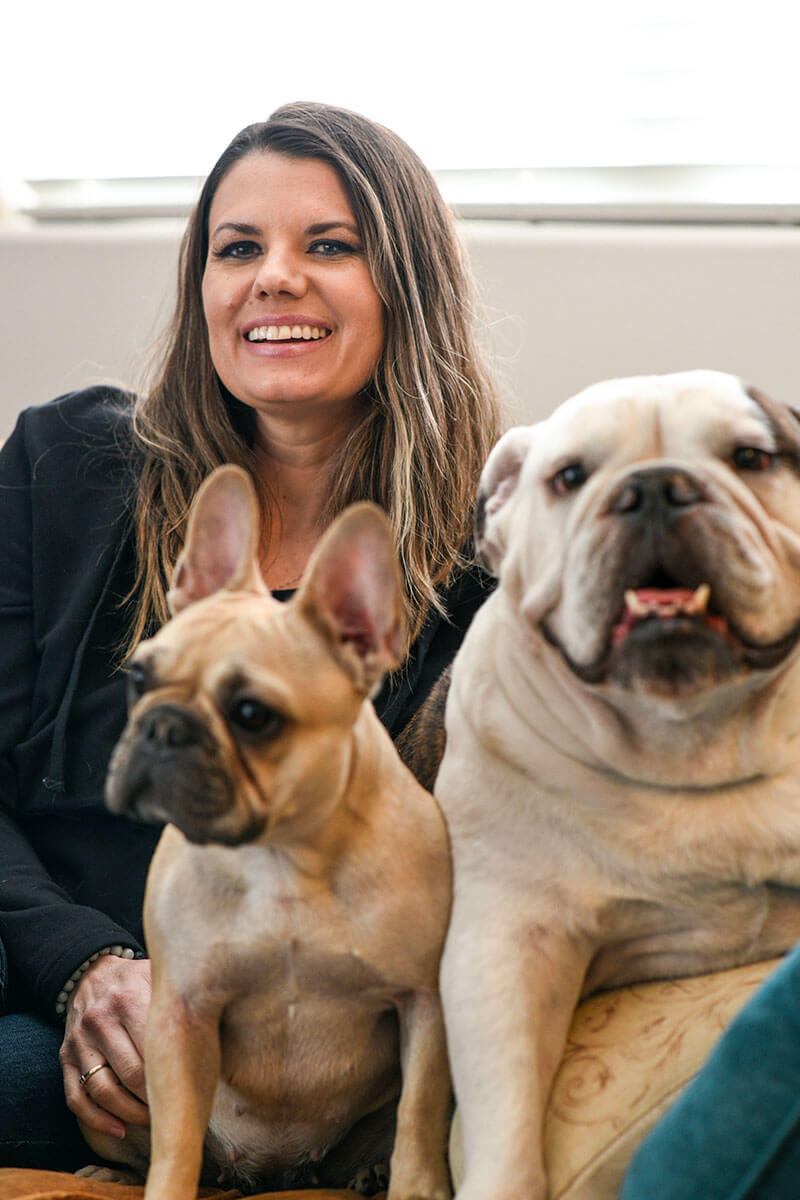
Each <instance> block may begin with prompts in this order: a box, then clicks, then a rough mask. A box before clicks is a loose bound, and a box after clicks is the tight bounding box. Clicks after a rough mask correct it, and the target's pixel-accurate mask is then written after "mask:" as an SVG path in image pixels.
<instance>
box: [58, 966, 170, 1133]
mask: <svg viewBox="0 0 800 1200" xmlns="http://www.w3.org/2000/svg"><path fill="white" fill-rule="evenodd" d="M149 1003H150V964H149V962H147V961H139V962H137V961H134V960H131V959H120V958H113V957H111V956H103V957H102V958H99V959H97V961H96V962H95V963H94V964H93V966H92V967H91V968H90V969H89V971H87V973H86V975H84V977H83V978H82V979H81V981H80V983H79V985H78V987H77V988H75V990H74V992H73V993H72V996H71V998H70V1002H69V1005H68V1011H67V1024H66V1032H65V1037H64V1042H63V1045H62V1047H61V1052H60V1061H61V1067H62V1071H63V1074H64V1090H65V1093H66V1097H67V1104H68V1105H69V1107H70V1109H71V1110H72V1111H73V1112H74V1113H75V1115H76V1116H77V1117H78V1118H79V1119H80V1120H81V1121H84V1122H85V1123H86V1124H87V1125H88V1126H89V1127H90V1128H92V1129H96V1130H97V1132H98V1133H110V1134H111V1135H112V1136H115V1137H121V1136H124V1131H125V1130H124V1124H123V1122H124V1123H127V1124H132V1125H147V1124H149V1114H148V1110H147V1105H146V1089H145V1075H144V1061H143V1058H142V1050H141V1047H142V1045H143V1039H144V1026H145V1022H146V1018H147V1009H148V1007H149ZM96 1068H99V1069H96ZM81 1077H82V1078H83V1083H81V1082H80V1081H81Z"/></svg>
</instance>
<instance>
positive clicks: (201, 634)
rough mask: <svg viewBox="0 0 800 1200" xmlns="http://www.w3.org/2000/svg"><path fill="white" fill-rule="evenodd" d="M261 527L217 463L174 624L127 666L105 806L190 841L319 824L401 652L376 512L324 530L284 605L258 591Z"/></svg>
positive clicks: (177, 592) (382, 528) (383, 532)
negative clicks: (357, 730)
mask: <svg viewBox="0 0 800 1200" xmlns="http://www.w3.org/2000/svg"><path fill="white" fill-rule="evenodd" d="M257 527H258V514H257V509H256V505H255V497H254V495H253V493H252V488H251V485H249V482H248V481H247V477H246V476H245V475H244V472H240V471H238V470H237V469H236V468H220V470H219V471H218V472H217V473H215V475H212V476H211V477H210V478H209V480H208V481H207V483H206V484H205V485H204V487H203V489H201V491H200V493H199V494H198V498H197V501H196V502H195V506H194V507H193V510H192V518H191V521H190V525H189V532H188V534H187V545H186V550H185V551H184V554H183V556H182V558H181V561H180V562H179V564H178V566H177V568H176V572H175V579H174V581H173V588H172V591H171V593H170V603H171V607H172V610H173V613H174V614H175V615H174V616H173V619H172V620H171V621H169V622H168V623H167V624H166V625H165V626H164V627H163V629H161V630H160V631H159V632H158V633H157V634H156V636H155V637H154V638H151V639H150V640H149V641H147V642H143V643H142V645H141V646H139V647H138V649H137V650H136V652H135V654H134V655H133V656H132V659H131V662H130V664H129V668H128V679H129V684H128V686H129V700H130V705H129V718H128V723H127V726H126V728H125V730H124V732H123V735H122V737H121V739H120V741H119V743H118V745H117V748H116V749H115V751H114V754H113V756H112V760H111V765H110V771H109V778H108V783H107V788H106V800H107V804H108V806H109V808H110V809H111V810H112V811H113V812H115V813H122V814H125V815H127V816H131V817H134V818H136V819H139V820H144V821H154V822H171V823H172V824H174V825H177V826H178V828H179V829H181V830H182V832H183V833H184V834H185V835H186V837H187V838H188V839H189V840H190V841H193V842H199V843H203V842H222V843H226V844H229V845H236V844H239V843H241V842H247V841H251V840H252V839H254V838H256V837H259V836H261V834H263V833H264V832H265V831H266V832H268V833H270V835H271V836H274V837H276V838H280V837H282V836H290V837H293V838H294V837H298V836H302V834H303V831H304V830H305V829H307V828H309V827H310V826H313V825H314V824H315V823H317V822H319V821H321V820H324V819H325V817H326V816H327V815H328V813H329V812H330V810H331V808H332V806H333V805H335V803H336V802H337V800H338V798H339V797H340V795H341V793H342V791H343V789H344V786H345V782H346V779H347V776H348V772H349V769H350V754H351V745H352V743H351V738H350V737H349V733H350V731H351V730H352V727H353V725H354V723H355V721H356V720H357V718H358V715H359V712H360V710H361V707H362V705H363V704H364V702H365V698H366V697H367V696H368V695H369V694H370V692H371V691H372V690H374V688H375V687H376V686H377V685H378V684H379V682H380V680H381V678H382V677H383V675H384V673H385V672H386V671H387V670H389V669H391V668H392V667H393V666H394V665H396V663H397V662H398V660H399V656H400V653H401V646H402V641H403V626H402V618H401V615H400V614H401V600H400V595H401V592H400V583H399V574H398V568H397V563H396V558H395V554H394V549H393V544H392V537H391V532H390V530H389V527H388V522H387V521H386V519H385V517H384V516H383V515H382V514H381V513H380V511H379V510H378V509H376V508H374V506H371V505H356V506H354V507H353V508H352V509H349V510H347V512H345V513H344V514H343V515H342V516H341V517H340V518H339V519H338V520H337V521H336V522H335V523H334V525H333V526H332V527H331V529H330V530H329V531H328V533H327V534H326V536H325V537H324V538H323V540H322V542H321V543H320V546H319V547H318V549H317V551H316V553H315V555H314V557H313V558H312V561H311V563H310V564H309V567H308V570H307V572H306V576H305V577H304V581H303V584H302V585H301V588H300V589H299V591H298V593H297V595H296V596H295V598H294V599H293V600H291V601H290V602H289V603H287V604H282V603H279V602H278V601H277V600H275V599H274V598H273V597H272V596H271V595H270V594H269V592H268V591H267V589H266V588H265V587H264V585H263V583H262V582H261V578H260V574H259V571H258V565H257V559H256V557H255V553H254V547H255V538H256V531H257Z"/></svg>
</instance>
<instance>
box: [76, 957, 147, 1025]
mask: <svg viewBox="0 0 800 1200" xmlns="http://www.w3.org/2000/svg"><path fill="white" fill-rule="evenodd" d="M104 954H110V955H112V956H113V957H114V958H142V957H143V955H141V954H138V953H137V952H136V951H135V950H132V949H131V947H130V946H104V947H103V949H102V950H97V951H95V953H94V954H91V955H90V956H89V957H88V958H87V959H86V962H82V963H81V965H80V966H79V967H78V968H77V970H75V971H73V972H72V974H71V975H70V977H69V979H68V980H67V982H66V983H65V984H64V986H63V988H62V989H61V991H60V992H59V993H58V997H57V999H56V1016H58V1017H63V1016H64V1015H65V1014H66V1011H67V1001H68V1000H69V994H70V992H71V991H72V990H73V988H74V987H75V986H76V984H77V983H79V981H80V980H81V979H82V978H83V976H84V975H85V974H86V972H87V971H88V970H89V967H91V965H92V963H96V962H97V960H98V958H102V957H103V955H104Z"/></svg>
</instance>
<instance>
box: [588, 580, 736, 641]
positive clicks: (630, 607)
mask: <svg viewBox="0 0 800 1200" xmlns="http://www.w3.org/2000/svg"><path fill="white" fill-rule="evenodd" d="M710 598H711V587H710V585H709V584H707V583H701V584H700V586H699V587H698V588H695V589H694V591H691V590H690V589H689V588H684V587H640V588H628V589H627V591H626V592H625V605H624V608H623V610H622V614H621V616H620V618H619V620H618V621H617V622H616V624H615V625H614V626H613V628H612V630H611V645H612V647H613V648H614V649H616V648H617V647H618V646H620V645H622V643H623V642H624V641H625V639H626V638H627V637H629V636H630V634H631V633H632V631H633V630H634V629H635V628H636V627H637V626H638V625H640V624H641V623H642V622H643V621H674V620H676V619H677V618H679V617H683V618H686V619H688V620H693V621H696V622H698V623H699V624H700V625H704V626H706V628H708V629H711V630H713V631H714V632H715V633H718V634H719V635H720V636H721V637H725V636H726V635H727V634H728V621H727V618H726V617H725V616H724V615H723V614H722V613H718V612H714V611H713V610H712V609H710V608H709V600H710Z"/></svg>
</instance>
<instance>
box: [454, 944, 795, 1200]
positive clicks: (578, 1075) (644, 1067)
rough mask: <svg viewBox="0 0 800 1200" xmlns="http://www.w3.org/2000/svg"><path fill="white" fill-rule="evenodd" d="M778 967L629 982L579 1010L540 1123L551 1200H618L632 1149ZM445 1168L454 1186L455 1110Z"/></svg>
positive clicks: (457, 1158) (457, 1174)
mask: <svg viewBox="0 0 800 1200" xmlns="http://www.w3.org/2000/svg"><path fill="white" fill-rule="evenodd" d="M778 961H780V960H772V961H770V962H764V963H754V964H751V965H750V966H746V967H737V968H736V969H734V970H731V971H722V972H719V973H718V974H714V975H700V976H697V977H695V978H692V979H679V980H669V981H660V982H656V983H645V984H637V985H635V986H632V987H625V988H620V989H618V990H615V991H611V992H601V993H600V994H598V995H596V996H592V997H590V998H589V999H588V1000H585V1001H584V1002H583V1004H581V1005H580V1007H579V1008H578V1010H577V1012H576V1014H575V1018H574V1020H573V1023H572V1028H571V1030H570V1036H569V1041H568V1044H567V1049H566V1053H565V1055H564V1059H563V1062H562V1064H561V1067H560V1068H559V1072H558V1075H557V1076H556V1080H555V1083H554V1086H553V1094H552V1096H551V1100H550V1105H549V1109H548V1113H547V1117H546V1120H545V1133H544V1138H545V1161H546V1163H547V1170H548V1175H549V1179H550V1200H616V1197H617V1194H618V1191H619V1187H620V1183H621V1180H622V1176H623V1173H624V1171H625V1168H626V1167H627V1165H628V1162H629V1160H630V1158H631V1156H632V1154H633V1153H634V1151H635V1150H636V1148H637V1146H638V1145H639V1143H640V1142H641V1141H642V1139H643V1138H644V1137H645V1135H646V1134H647V1133H648V1131H649V1130H650V1129H651V1128H652V1126H653V1125H654V1124H655V1123H656V1121H657V1120H658V1118H659V1117H660V1116H661V1115H662V1114H663V1113H664V1112H665V1111H666V1109H667V1108H668V1107H669V1105H670V1104H671V1103H672V1101H673V1100H674V1099H675V1098H676V1097H677V1096H678V1094H679V1093H680V1092H681V1090H682V1089H683V1088H684V1086H685V1085H686V1084H687V1083H688V1082H689V1080H690V1079H692V1077H693V1076H694V1075H695V1074H696V1073H697V1071H698V1070H699V1069H700V1067H701V1066H702V1065H703V1063H704V1062H705V1060H706V1058H707V1057H708V1054H709V1053H710V1051H711V1049H712V1047H713V1045H714V1043H715V1042H716V1040H717V1038H718V1037H719V1036H720V1034H721V1033H722V1031H723V1030H724V1029H725V1027H726V1026H727V1025H728V1024H729V1022H730V1021H731V1020H732V1019H733V1017H734V1016H735V1015H736V1013H737V1012H738V1011H739V1009H740V1008H741V1007H742V1006H743V1004H744V1003H745V1001H746V1000H748V999H749V998H750V996H751V995H752V994H753V992H754V991H755V990H756V988H757V987H758V986H759V984H760V983H762V982H763V980H764V979H765V978H766V976H767V975H768V974H769V972H770V971H771V970H772V969H773V968H774V967H775V966H776V965H777V962H778ZM524 1152H525V1150H524V1147H523V1148H522V1149H521V1153H523V1154H524ZM450 1164H451V1168H452V1171H453V1177H454V1180H455V1182H456V1183H457V1182H459V1181H460V1179H461V1177H462V1174H463V1171H462V1157H461V1141H460V1131H459V1120H458V1113H456V1117H455V1120H454V1122H453V1135H452V1138H451V1145H450Z"/></svg>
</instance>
